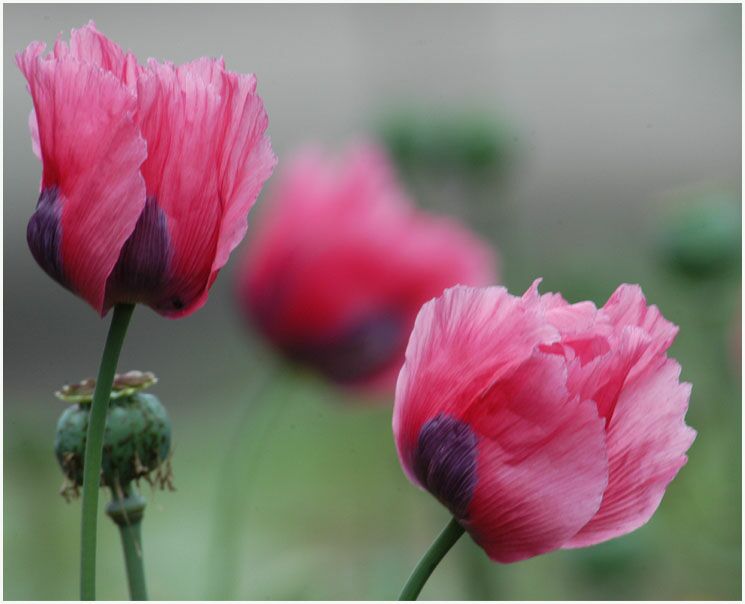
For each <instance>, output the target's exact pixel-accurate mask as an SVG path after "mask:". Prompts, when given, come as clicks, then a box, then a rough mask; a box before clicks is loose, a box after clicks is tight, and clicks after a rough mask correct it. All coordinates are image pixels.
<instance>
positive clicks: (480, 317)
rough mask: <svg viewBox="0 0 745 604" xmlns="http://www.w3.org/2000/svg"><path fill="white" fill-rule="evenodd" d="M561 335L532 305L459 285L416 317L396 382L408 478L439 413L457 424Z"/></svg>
mask: <svg viewBox="0 0 745 604" xmlns="http://www.w3.org/2000/svg"><path fill="white" fill-rule="evenodd" d="M558 338H559V334H558V332H557V331H556V330H555V329H554V328H553V327H551V326H550V325H549V324H548V323H546V322H545V320H544V319H543V317H542V316H541V314H540V310H539V309H538V308H536V307H535V305H532V304H529V303H527V302H526V301H524V300H522V299H520V298H516V297H514V296H510V295H509V294H508V293H507V290H506V289H504V288H502V287H489V288H480V289H477V288H471V287H464V286H456V287H453V288H451V289H448V290H446V291H445V293H444V294H443V295H442V296H441V297H439V298H437V299H435V300H432V301H430V302H428V303H427V304H425V305H424V306H423V307H422V309H421V311H420V312H419V315H418V316H417V319H416V323H415V325H414V329H413V331H412V333H411V337H410V339H409V344H408V347H407V349H406V362H405V363H404V366H403V368H402V369H401V373H400V374H399V378H398V383H397V384H396V402H395V406H394V410H393V433H394V436H395V440H396V447H397V449H398V454H399V458H400V460H401V465H402V466H403V468H404V471H405V472H406V474H407V475H408V476H409V478H410V479H411V480H412V481H413V482H415V483H417V484H419V483H420V481H419V480H418V479H417V477H416V474H415V472H414V471H413V456H414V453H415V451H416V447H417V442H418V439H419V433H420V430H421V428H422V426H423V425H424V424H425V423H426V422H427V421H429V420H431V419H432V418H434V417H436V416H437V415H438V414H445V415H447V416H451V417H454V418H456V419H460V418H462V417H463V416H465V415H466V414H467V413H468V410H469V408H470V406H471V405H473V404H474V402H475V401H476V400H478V398H479V396H480V395H481V393H483V392H487V391H488V390H489V389H490V388H491V387H492V386H493V384H494V383H496V382H497V381H499V380H500V379H501V378H502V377H503V376H504V375H506V374H508V373H509V372H510V371H512V370H514V369H515V368H516V367H518V366H519V365H520V364H522V363H523V362H524V361H525V360H527V359H528V358H529V357H530V356H531V355H532V354H533V351H534V350H535V349H536V348H537V347H538V346H539V345H541V344H550V343H551V342H553V341H557V340H558Z"/></svg>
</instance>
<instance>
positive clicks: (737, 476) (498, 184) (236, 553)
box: [4, 114, 741, 600]
mask: <svg viewBox="0 0 745 604" xmlns="http://www.w3.org/2000/svg"><path fill="white" fill-rule="evenodd" d="M443 119H445V124H446V126H445V127H444V128H442V129H438V128H437V123H438V122H437V118H436V117H434V118H432V117H431V116H430V118H428V119H424V120H417V121H407V120H406V119H404V120H403V121H402V118H401V117H400V115H398V114H397V115H393V116H391V119H390V120H389V121H387V122H385V126H384V127H382V129H381V131H380V132H381V138H382V140H384V141H386V142H387V143H388V144H389V145H390V146H391V149H392V153H393V155H394V156H395V157H397V158H398V160H399V162H400V163H399V167H400V168H401V174H402V178H403V179H404V180H406V182H407V185H408V187H409V189H410V191H411V192H412V194H413V196H414V197H415V198H416V199H417V200H418V201H420V202H421V203H422V205H425V206H428V207H431V208H434V209H437V210H440V211H444V210H448V211H452V212H453V213H458V214H460V215H461V216H462V217H463V218H464V219H465V220H467V221H468V222H469V223H470V224H471V225H472V226H473V227H474V228H475V229H476V230H478V231H479V232H480V233H481V234H482V235H483V236H485V237H487V238H489V239H490V240H491V241H493V242H494V244H495V245H496V246H497V247H498V249H499V250H500V253H501V256H502V261H503V279H502V280H503V283H505V284H506V285H507V286H508V288H509V289H510V291H511V292H513V293H516V294H519V293H522V292H523V291H524V290H525V289H526V288H527V287H528V285H529V284H530V283H531V281H532V280H533V279H534V278H535V277H536V276H543V277H544V282H543V285H542V286H541V290H542V291H561V292H562V294H563V295H564V296H565V297H566V298H567V299H568V300H570V301H579V300H583V299H590V300H593V301H595V302H596V303H597V304H599V305H602V304H603V303H604V301H605V300H606V299H607V297H608V296H609V295H610V294H611V293H612V291H613V290H614V289H615V287H616V286H617V285H618V284H619V283H621V282H631V283H640V284H641V286H642V288H643V289H644V292H645V294H646V296H647V299H648V301H649V302H650V303H654V304H657V305H658V306H659V307H660V308H661V309H662V312H663V313H664V315H665V316H666V317H667V318H668V319H670V320H671V321H673V322H675V323H676V324H678V325H679V326H680V333H679V336H678V338H677V340H676V342H675V344H674V345H673V347H672V349H671V351H670V354H671V355H672V356H674V357H675V358H677V359H678V360H679V361H680V363H681V365H682V367H683V371H682V379H684V380H686V381H689V382H691V383H692V384H693V394H692V398H691V403H690V410H689V413H688V417H687V421H688V423H689V424H690V425H691V426H693V427H694V428H695V429H696V430H697V431H698V437H697V439H696V441H695V443H694V444H693V447H692V448H691V450H690V453H689V457H690V459H689V462H688V464H687V465H686V466H685V467H684V468H683V469H682V470H681V472H680V474H679V476H678V477H677V478H676V479H675V480H674V481H673V483H672V484H671V486H670V488H669V489H668V491H667V494H666V495H665V498H664V499H663V501H662V504H661V506H660V508H659V511H658V512H657V514H656V515H655V516H654V517H653V518H652V520H651V521H650V522H649V523H648V524H647V525H646V526H644V527H642V528H641V529H639V530H637V531H636V532H634V533H633V534H631V535H628V536H625V537H623V538H620V539H616V540H614V541H611V542H608V543H605V544H601V545H599V546H596V547H593V548H589V549H585V550H571V551H558V552H554V553H551V554H549V555H545V556H540V557H537V558H534V559H532V560H528V561H525V562H521V563H517V564H513V565H508V566H502V565H497V564H493V563H491V562H489V561H488V560H487V558H486V556H485V555H484V554H483V552H482V551H481V550H480V549H478V548H477V547H476V546H475V545H474V544H473V543H472V542H471V540H470V539H468V538H464V539H462V540H461V541H460V542H459V543H458V544H457V546H456V547H455V548H454V550H453V552H452V553H451V554H450V555H449V556H448V557H447V558H446V559H445V561H444V562H443V563H442V564H441V565H440V567H439V568H438V569H437V571H436V572H435V573H434V575H433V578H432V579H431V580H430V582H429V583H428V585H427V586H426V587H425V590H424V592H423V594H422V598H423V599H440V600H447V599H487V600H490V599H516V600H518V599H520V600H522V599H535V600H540V599H590V600H595V599H601V600H605V599H661V600H665V599H739V598H740V586H741V574H740V571H741V542H740V536H741V463H740V462H741V433H740V426H741V415H740V414H741V391H740V358H741V352H740V333H741V331H740V315H739V311H738V309H739V307H740V271H739V268H740V257H739V241H740V233H739V229H736V230H735V231H734V234H733V230H732V229H733V225H734V222H735V219H736V220H737V221H738V224H739V213H738V211H735V212H734V214H732V213H731V212H730V214H727V215H726V216H725V217H722V212H724V213H725V214H726V212H729V211H730V210H729V209H725V210H722V206H721V204H720V203H719V202H717V203H714V202H711V198H710V197H707V196H706V195H699V196H698V198H697V199H698V204H697V206H696V207H697V209H696V211H695V212H694V214H686V215H684V216H683V217H682V218H679V220H678V219H671V218H669V216H670V212H672V215H674V216H675V215H678V214H679V213H680V212H678V210H676V207H677V206H676V201H675V199H673V200H672V201H670V200H668V201H667V202H666V203H667V204H669V205H666V206H665V208H666V209H665V211H662V210H660V212H659V213H657V214H655V213H650V215H649V217H648V220H646V221H645V222H644V223H643V224H641V225H637V226H636V227H634V228H631V227H629V226H627V225H626V226H624V225H621V226H620V227H619V229H618V231H617V232H613V233H608V232H607V231H603V230H598V229H597V228H594V227H593V223H592V221H593V220H595V219H596V217H595V218H593V216H592V215H590V216H588V217H587V222H586V223H585V224H582V225H573V226H572V225H565V224H562V223H561V222H559V221H557V222H555V223H551V228H550V229H548V231H546V230H540V229H538V228H536V227H535V226H534V225H535V224H536V223H538V222H539V220H537V219H536V220H533V219H531V218H530V217H529V216H528V217H526V216H525V214H521V213H520V212H519V211H518V209H517V208H515V207H514V206H512V205H510V201H509V184H508V182H507V181H509V178H507V179H505V175H506V174H507V173H508V172H509V170H510V168H511V167H512V165H513V162H514V161H515V159H514V158H515V157H518V158H519V156H520V153H519V152H518V147H517V144H516V143H515V140H516V137H513V135H512V134H510V135H508V136H505V135H503V134H501V133H502V132H503V130H501V129H499V128H492V126H491V124H493V123H495V122H494V121H493V120H495V119H496V118H492V117H488V118H486V121H484V118H483V117H480V116H479V115H478V114H473V115H470V116H466V118H463V117H462V116H461V117H460V118H458V119H456V118H452V117H447V118H443ZM459 119H460V120H461V121H460V122H459V121H458V120H459ZM433 130H436V131H437V134H436V135H435V134H434V133H433ZM508 130H511V127H510V128H508ZM454 141H456V142H457V141H460V142H459V143H458V144H459V145H461V146H460V148H455V143H454ZM506 158H509V160H507V159H506ZM503 161H504V162H507V163H502V162H503ZM517 161H518V162H519V159H518V160H517ZM443 162H444V163H447V164H448V165H450V166H451V167H453V166H456V167H457V169H455V170H453V171H452V172H451V173H449V174H448V175H447V180H448V183H449V185H448V191H449V193H448V194H447V195H444V194H443V195H440V196H439V197H438V195H437V194H436V193H435V192H433V191H434V189H435V188H436V186H437V185H436V183H441V179H442V174H441V170H440V166H441V164H442V163H443ZM414 168H415V170H414ZM412 172H416V174H412ZM475 173H478V177H477V178H476V177H474V174H475ZM427 174H429V175H430V176H431V178H427ZM433 183H435V184H433ZM732 203H734V204H736V206H735V207H738V206H739V199H734V198H732ZM652 205H653V207H660V208H661V207H662V206H657V205H655V204H654V203H653V204H652ZM681 207H682V206H681ZM727 208H729V206H727ZM676 212H677V214H676ZM494 216H498V217H499V219H498V220H496V219H495V218H494ZM676 220H677V221H676ZM680 224H682V226H679V225H680ZM564 228H577V229H578V233H579V234H580V235H578V237H577V239H576V244H575V245H574V246H568V245H563V246H558V245H556V239H555V238H553V237H552V235H551V232H552V229H553V230H561V229H564ZM706 233H711V234H709V235H706ZM721 233H724V235H722V234H721ZM249 236H250V235H249ZM725 236H726V237H728V238H729V239H727V241H726V242H723V237H725ZM735 244H736V245H735ZM671 259H672V260H671ZM699 261H700V262H699ZM724 265H726V268H727V270H720V269H721V268H723V266H724ZM691 266H694V267H695V270H688V268H690V267H691ZM681 267H682V268H681ZM135 320H137V317H135ZM235 329H236V330H241V329H243V325H242V324H241V322H240V320H239V319H238V318H236V320H235ZM247 338H251V339H250V341H249V343H248V345H247V346H246V347H245V349H244V350H243V353H244V354H245V367H246V368H248V369H247V370H246V371H245V372H243V373H242V374H236V375H233V376H232V378H231V379H228V380H224V381H222V382H219V383H216V384H215V385H214V387H212V389H211V396H210V400H209V401H206V402H199V403H198V404H185V402H184V401H168V400H163V403H164V404H165V405H166V406H167V407H168V409H169V413H170V415H171V417H172V420H173V426H174V441H175V445H174V457H173V472H174V476H175V484H176V487H177V491H176V492H161V491H153V490H151V489H150V488H149V487H147V485H146V484H143V493H144V495H145V496H146V497H147V499H148V502H149V504H148V508H147V510H146V513H145V520H144V524H143V532H144V552H145V564H146V573H147V577H148V582H149V591H150V593H151V596H152V597H153V598H154V599H161V598H163V599H216V598H220V599H223V598H225V599H231V598H239V599H392V598H395V597H396V596H397V594H398V591H399V589H400V588H401V586H402V585H403V582H404V581H405V579H406V577H407V576H408V574H409V572H410V571H411V569H412V568H413V566H414V564H415V563H416V561H417V560H418V558H419V556H420V555H421V554H422V553H423V551H424V550H425V548H426V547H427V546H428V545H429V544H430V542H431V541H432V539H433V538H434V537H435V535H436V534H437V533H438V531H439V530H440V529H441V528H442V527H443V526H444V524H445V523H446V522H447V519H448V515H447V513H446V511H445V510H444V509H443V508H442V507H441V506H440V505H439V504H438V503H437V502H436V501H435V500H434V499H433V498H432V497H431V496H429V495H428V494H426V493H423V492H421V491H419V490H417V489H416V488H414V487H413V486H412V485H411V484H409V483H408V482H407V480H406V479H405V477H404V475H403V473H402V472H401V470H400V468H399V465H398V461H397V458H396V453H395V448H394V445H393V440H392V434H391V426H390V423H391V403H392V398H390V397H389V398H384V399H382V400H371V399H369V398H364V397H359V396H357V395H355V394H354V393H350V392H345V391H342V390H337V389H334V388H333V387H331V386H329V385H327V384H325V383H323V382H322V381H320V379H318V378H317V377H315V376H313V375H311V374H309V373H307V372H305V371H303V370H302V369H298V368H294V367H290V366H287V365H285V364H283V362H282V361H281V360H279V359H276V358H275V357H274V355H273V352H272V351H271V350H269V349H267V348H266V346H265V345H264V344H262V343H261V342H259V341H257V340H256V339H255V336H250V335H248V334H247ZM212 345H214V343H213V344H212ZM91 362H93V359H92V360H91ZM143 369H152V370H155V371H156V372H157V368H155V367H145V368H143ZM197 371H198V368H191V367H185V368H184V370H183V373H184V376H185V377H184V380H188V379H195V380H196V379H199V378H198V377H197ZM73 377H76V376H73ZM79 377H83V376H79ZM154 392H155V393H158V387H157V386H156V387H155V389H154ZM16 403H18V404H17V405H15V406H14V407H13V413H12V418H11V419H10V420H9V419H8V416H7V415H6V422H5V501H4V503H5V537H4V547H5V563H4V564H5V567H4V573H5V585H4V588H5V597H6V598H7V599H49V598H54V599H75V598H77V584H78V583H77V572H78V538H79V537H78V530H79V522H80V519H79V514H80V505H79V501H76V502H72V503H65V502H64V501H63V500H62V498H60V497H58V496H57V495H56V489H57V486H58V485H59V484H60V483H61V482H62V475H61V472H60V470H59V468H58V467H57V465H56V463H55V460H54V456H53V454H52V440H53V434H52V433H51V432H49V431H45V430H42V429H39V426H49V425H50V424H53V422H54V420H55V419H56V418H55V417H54V416H55V414H59V413H61V412H62V407H61V406H59V404H58V403H55V401H54V400H53V399H52V397H51V395H50V400H49V405H48V407H41V409H42V411H41V412H40V411H38V410H39V409H40V406H39V405H35V406H34V405H28V407H26V406H24V405H23V403H24V401H16ZM55 405H58V406H55ZM33 409H36V410H37V411H32V410H33ZM40 413H41V414H42V415H40ZM101 510H102V512H101V516H100V519H99V523H100V524H99V526H100V533H99V534H100V537H99V539H100V541H99V570H98V573H99V581H98V589H99V594H98V595H99V597H100V598H103V599H123V598H126V583H125V577H124V570H123V564H122V554H121V550H120V546H119V543H118V535H117V532H116V528H115V527H114V525H113V524H112V523H111V522H110V521H109V520H108V518H106V516H105V515H104V514H103V505H102V506H101Z"/></svg>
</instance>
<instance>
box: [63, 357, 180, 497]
mask: <svg viewBox="0 0 745 604" xmlns="http://www.w3.org/2000/svg"><path fill="white" fill-rule="evenodd" d="M156 381H157V379H156V378H155V376H154V375H153V374H152V373H142V372H139V371H130V372H128V373H126V374H123V375H117V376H116V378H115V380H114V387H113V389H112V394H111V402H110V404H109V409H108V412H107V415H106V430H105V432H104V442H103V460H102V466H101V485H102V486H107V487H112V488H121V487H124V486H126V485H127V484H129V483H130V482H131V481H133V480H138V479H139V478H143V477H144V478H146V479H147V480H150V475H151V473H152V472H154V471H155V470H158V476H157V478H159V482H160V484H161V486H169V487H170V480H169V474H168V472H165V473H163V472H161V471H160V467H161V465H162V464H163V462H165V461H167V459H168V454H169V451H170V448H171V421H170V419H169V418H168V415H167V413H166V410H165V407H163V405H162V404H161V403H160V401H159V400H158V399H157V398H156V397H155V396H153V395H152V394H145V393H143V392H142V390H144V389H145V388H148V387H150V386H152V385H153V384H154V383H156ZM94 389H95V381H94V380H85V381H84V382H81V383H79V384H75V385H72V386H65V387H64V388H63V389H62V390H61V391H59V392H57V393H56V394H57V396H58V397H59V398H61V399H62V400H65V401H72V402H75V404H74V405H72V406H70V407H68V408H67V409H66V410H65V411H64V412H63V413H62V416H61V417H60V418H59V421H58V422H57V433H56V437H55V442H54V453H55V455H56V457H57V461H58V462H59V464H60V466H61V467H62V471H63V472H64V474H65V476H66V477H67V479H68V480H69V481H70V484H69V485H68V486H67V488H66V494H69V493H70V492H72V493H73V494H74V493H75V492H76V490H77V487H79V486H80V485H82V483H83V459H84V455H85V441H86V432H87V429H88V416H89V414H90V402H91V400H92V398H93V390H94Z"/></svg>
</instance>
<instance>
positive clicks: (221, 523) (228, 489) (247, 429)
mask: <svg viewBox="0 0 745 604" xmlns="http://www.w3.org/2000/svg"><path fill="white" fill-rule="evenodd" d="M270 358H271V357H270ZM283 367H285V365H284V363H283V362H282V361H281V360H279V359H272V360H270V361H269V362H268V366H267V367H266V369H264V371H263V372H262V373H261V375H260V377H259V378H258V380H257V381H255V382H254V383H253V384H252V386H253V387H252V388H251V391H250V392H249V393H248V394H247V395H246V397H245V398H246V400H245V402H244V403H243V409H242V414H241V416H240V418H239V419H238V421H237V422H236V424H235V426H234V428H233V433H232V436H231V439H230V441H229V443H228V446H227V447H226V449H225V453H224V458H223V461H222V464H221V467H220V470H219V474H218V478H217V483H216V484H217V485H218V486H217V501H216V506H215V507H216V517H215V524H214V528H213V533H212V543H211V547H210V551H211V556H210V558H211V560H212V568H211V569H210V572H209V574H208V586H207V587H208V589H207V591H208V593H207V597H208V598H211V599H218V600H229V599H232V598H233V597H234V591H235V587H236V583H237V577H238V575H239V566H238V563H239V561H238V556H239V553H240V552H239V543H240V535H241V532H240V527H241V526H242V525H245V522H246V513H247V510H248V509H249V498H250V496H251V479H252V477H253V476H254V474H255V473H256V470H257V467H258V465H259V461H260V457H261V452H262V449H263V447H264V444H265V442H266V439H267V438H268V436H269V435H270V434H271V431H272V429H273V427H274V425H275V423H276V421H277V420H278V418H279V415H280V413H281V412H282V409H283V407H284V404H282V403H283V402H284V401H279V402H278V401H276V399H274V397H272V399H270V398H269V397H268V396H267V394H268V392H267V391H268V390H270V389H271V388H272V387H276V384H277V383H281V382H282V379H281V369H282V368H283ZM272 403H274V404H272Z"/></svg>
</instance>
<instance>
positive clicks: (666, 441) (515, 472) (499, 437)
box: [393, 282, 695, 562]
mask: <svg viewBox="0 0 745 604" xmlns="http://www.w3.org/2000/svg"><path fill="white" fill-rule="evenodd" d="M537 285H538V282H536V283H534V284H533V286H532V287H531V288H530V289H529V290H528V291H527V292H526V293H525V295H524V296H522V297H521V298H516V297H513V296H510V295H509V294H508V293H507V292H506V290H504V289H503V288H486V289H476V288H466V287H456V288H453V289H450V290H447V291H446V292H445V294H444V295H443V296H442V297H440V298H438V299H437V300H434V301H432V302H429V303H428V304H426V305H425V306H424V307H423V308H422V310H421V312H420V313H419V316H418V318H417V320H416V325H415V327H414V330H413V332H412V334H411V339H410V341H409V346H408V348H407V351H406V362H405V364H404V366H403V368H402V370H401V373H400V376H399V381H398V385H397V389H396V403H395V408H394V417H393V431H394V436H395V440H396V446H397V449H398V453H399V458H400V460H401V464H402V466H403V468H404V471H405V472H406V474H407V475H408V476H409V478H410V479H411V480H412V481H413V482H414V483H416V484H418V485H419V486H421V487H423V488H425V489H427V490H429V491H430V492H431V493H432V494H433V495H435V496H436V497H437V498H438V499H439V500H440V501H441V502H442V503H443V504H444V505H445V506H447V507H448V508H449V509H450V511H451V512H452V513H453V515H454V516H455V517H456V518H457V519H458V520H459V522H460V523H461V524H462V525H463V526H464V527H465V528H466V529H467V530H468V531H469V533H470V534H471V535H472V537H473V538H474V540H475V541H476V542H477V543H479V544H480V545H481V546H482V547H483V548H484V549H485V551H486V552H487V554H488V555H489V556H490V557H491V558H492V559H494V560H497V561H500V562H514V561H517V560H521V559H524V558H528V557H531V556H535V555H537V554H541V553H545V552H548V551H552V550H555V549H557V548H559V547H578V546H584V545H591V544H593V543H597V542H600V541H605V540H607V539H610V538H613V537H617V536H619V535H622V534H625V533H628V532H630V531H632V530H634V529H636V528H638V527H639V526H641V525H642V524H644V523H645V522H646V521H647V520H648V519H649V518H650V517H651V515H652V514H653V513H654V511H655V510H656V508H657V506H658V505H659V503H660V500H661V498H662V495H663V494H664V491H665V489H666V487H667V485H668V484H669V482H670V481H671V480H672V478H673V477H674V476H675V474H676V473H677V471H678V469H679V468H680V467H681V466H682V465H683V464H684V463H685V460H686V457H685V451H686V450H687V449H688V447H689V446H690V444H691V442H692V440H693V437H694V435H695V433H694V432H693V430H691V429H690V428H688V427H687V426H686V425H685V422H684V415H685V410H686V407H687V402H688V397H689V394H690V386H689V385H688V384H681V383H680V382H679V381H678V377H679V373H680V368H679V366H678V364H677V363H676V362H675V361H673V360H671V359H667V357H666V356H665V352H666V350H667V347H669V345H670V343H671V342H672V339H673V337H674V335H675V331H676V330H675V327H674V326H673V325H672V324H670V323H669V322H667V321H665V320H664V319H663V318H662V316H661V314H660V313H659V311H658V310H657V309H656V308H655V307H647V305H646V301H645V300H644V298H643V296H642V295H641V291H640V290H639V289H638V287H637V288H634V287H630V286H622V287H621V288H619V290H618V291H617V292H616V293H615V294H614V295H613V296H612V297H611V299H610V300H609V301H608V303H607V304H606V306H605V307H604V308H603V309H600V310H598V309H597V308H596V307H595V306H594V305H593V304H592V303H590V302H582V303H579V304H572V305H570V304H568V303H567V302H566V301H565V300H564V299H563V298H562V297H561V296H559V295H557V294H546V295H544V296H540V295H539V294H538V291H537Z"/></svg>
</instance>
